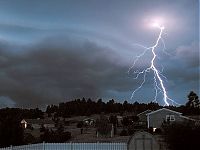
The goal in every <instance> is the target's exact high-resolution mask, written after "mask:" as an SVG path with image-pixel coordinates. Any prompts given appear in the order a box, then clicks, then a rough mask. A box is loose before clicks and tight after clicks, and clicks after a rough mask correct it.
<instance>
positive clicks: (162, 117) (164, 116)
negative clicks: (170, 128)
mask: <svg viewBox="0 0 200 150" xmlns="http://www.w3.org/2000/svg"><path fill="white" fill-rule="evenodd" d="M146 115H147V126H148V128H150V127H152V128H153V129H156V128H161V125H162V123H163V122H164V121H167V122H175V121H177V122H181V121H186V120H188V121H189V120H191V119H190V118H188V117H185V116H183V115H182V113H180V112H177V111H173V110H170V109H167V108H162V109H158V110H156V111H152V112H150V113H147V114H146Z"/></svg>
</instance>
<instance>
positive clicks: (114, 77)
mask: <svg viewBox="0 0 200 150" xmlns="http://www.w3.org/2000/svg"><path fill="white" fill-rule="evenodd" d="M51 40H53V41H54V44H52V42H51ZM55 41H56V39H51V38H50V39H48V40H46V41H44V42H42V43H41V44H38V45H37V46H34V47H32V48H30V49H28V50H27V49H26V50H23V52H21V53H20V54H16V53H14V52H11V51H10V52H8V51H7V52H6V51H4V50H1V57H0V66H1V71H0V75H1V78H0V84H1V87H0V95H4V96H8V97H10V98H11V99H12V100H13V101H14V102H15V103H16V105H25V106H28V105H31V106H37V105H40V106H41V105H44V104H49V103H57V102H59V101H64V100H66V99H70V98H76V97H79V98H80V97H83V96H85V97H92V98H97V97H102V96H105V95H104V94H105V93H106V91H107V90H110V89H111V90H113V91H118V92H120V91H122V92H123V91H125V90H126V91H127V90H129V87H130V85H131V79H130V78H128V77H126V70H127V68H126V67H125V66H123V65H122V63H121V61H120V57H119V56H117V55H116V54H115V53H114V52H113V51H112V50H111V49H109V48H107V47H99V46H97V45H95V44H94V43H91V42H89V41H86V42H82V43H81V44H80V43H76V41H74V42H73V43H72V42H70V40H64V41H63V42H64V43H62V44H61V43H60V44H59V45H62V46H58V45H57V44H55V43H56V42H55Z"/></svg>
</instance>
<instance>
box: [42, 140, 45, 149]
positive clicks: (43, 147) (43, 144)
mask: <svg viewBox="0 0 200 150" xmlns="http://www.w3.org/2000/svg"><path fill="white" fill-rule="evenodd" d="M42 149H43V150H45V141H43V143H42Z"/></svg>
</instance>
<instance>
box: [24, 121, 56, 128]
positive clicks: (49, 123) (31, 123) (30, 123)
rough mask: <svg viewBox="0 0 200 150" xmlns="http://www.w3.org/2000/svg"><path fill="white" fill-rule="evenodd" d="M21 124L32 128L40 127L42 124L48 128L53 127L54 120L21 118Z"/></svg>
mask: <svg viewBox="0 0 200 150" xmlns="http://www.w3.org/2000/svg"><path fill="white" fill-rule="evenodd" d="M21 124H22V126H23V127H24V128H27V126H31V127H33V129H40V128H41V126H42V125H43V126H44V127H45V128H48V129H51V128H55V123H54V121H53V120H50V119H23V120H22V121H21Z"/></svg>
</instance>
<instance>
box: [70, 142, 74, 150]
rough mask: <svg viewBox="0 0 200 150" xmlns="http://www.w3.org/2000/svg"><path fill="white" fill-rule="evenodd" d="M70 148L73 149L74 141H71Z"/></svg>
mask: <svg viewBox="0 0 200 150" xmlns="http://www.w3.org/2000/svg"><path fill="white" fill-rule="evenodd" d="M70 150H73V146H72V141H71V142H70Z"/></svg>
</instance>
